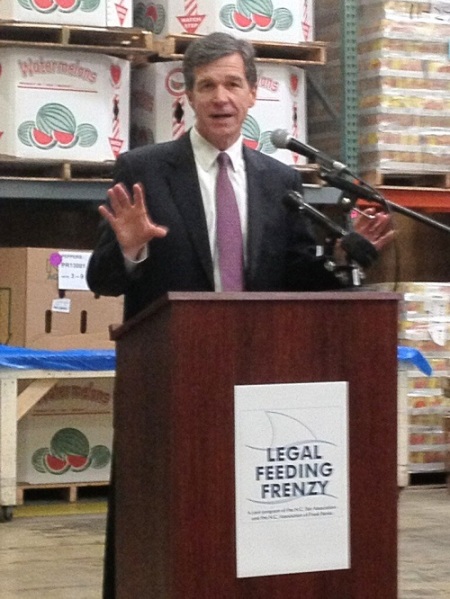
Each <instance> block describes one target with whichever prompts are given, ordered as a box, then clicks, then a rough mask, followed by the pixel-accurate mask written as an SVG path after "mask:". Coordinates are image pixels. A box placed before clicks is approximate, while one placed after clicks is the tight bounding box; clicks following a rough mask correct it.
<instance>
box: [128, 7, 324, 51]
mask: <svg viewBox="0 0 450 599" xmlns="http://www.w3.org/2000/svg"><path fill="white" fill-rule="evenodd" d="M133 7H134V8H133V22H134V25H135V27H141V28H144V29H146V30H148V31H151V32H152V33H153V34H154V35H155V37H156V38H159V37H165V36H167V35H178V34H182V33H188V34H197V35H206V34H208V33H211V32H213V31H223V32H225V33H230V34H231V35H234V36H235V37H244V38H247V39H249V40H255V41H262V42H282V43H291V44H297V43H299V42H311V41H313V40H314V4H313V0H215V1H214V2H211V1H210V0H156V1H151V0H134V5H133Z"/></svg>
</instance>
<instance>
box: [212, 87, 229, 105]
mask: <svg viewBox="0 0 450 599" xmlns="http://www.w3.org/2000/svg"><path fill="white" fill-rule="evenodd" d="M214 100H215V101H216V102H226V101H227V100H228V90H227V88H226V87H225V86H224V85H218V86H217V87H216V89H215V93H214Z"/></svg>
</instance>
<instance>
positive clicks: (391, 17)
mask: <svg viewBox="0 0 450 599" xmlns="http://www.w3.org/2000/svg"><path fill="white" fill-rule="evenodd" d="M341 4H342V3H341V2H339V1H338V0H317V1H316V6H315V15H316V35H317V36H318V38H319V39H322V40H324V41H329V42H330V45H329V48H328V57H329V59H328V60H327V64H326V66H325V67H324V68H323V69H321V71H320V73H316V72H314V73H313V76H314V78H315V79H317V81H318V82H319V84H320V86H321V90H322V92H323V96H324V97H325V99H326V106H325V105H324V103H323V102H322V101H321V100H320V99H319V98H318V96H317V94H315V93H312V92H311V93H310V96H309V97H308V109H309V118H308V124H309V138H310V143H311V144H312V145H314V146H316V147H318V148H320V149H322V150H323V151H325V152H327V153H329V154H330V155H332V156H335V157H337V158H339V157H340V156H342V154H341V152H342V144H343V141H344V140H345V137H344V136H345V132H344V131H342V130H341V129H340V127H339V124H340V123H341V121H342V117H343V108H344V102H343V94H344V90H345V87H344V86H345V83H344V81H345V72H344V65H345V59H344V57H346V56H347V57H348V56H349V55H350V54H349V51H348V49H346V48H345V47H344V45H345V40H344V39H343V38H342V35H341V30H342V27H343V24H342V23H341V22H340V21H341V14H342V13H341ZM449 6H450V5H449V3H448V2H447V1H446V2H431V3H430V2H425V1H421V0H419V1H418V2H412V1H407V2H403V1H401V0H385V1H380V0H361V2H360V3H359V10H358V20H357V23H358V32H357V38H358V47H357V67H358V73H357V76H358V78H359V92H358V98H357V100H356V104H357V106H356V108H355V110H356V111H357V114H356V117H357V121H358V125H359V173H360V174H361V176H368V174H369V173H381V175H383V174H386V175H395V174H400V175H406V176H409V178H410V179H411V177H412V176H413V175H414V176H416V175H420V176H422V175H437V174H439V175H441V174H443V173H446V172H447V170H448V168H447V167H448V163H449V160H450V100H449V93H448V92H449V86H450V69H449V62H448V55H449V54H448V39H449V38H450V20H449V18H448V12H449ZM349 72H350V74H352V73H353V71H349ZM327 107H331V111H332V112H334V115H333V114H330V110H329V109H328V108H327ZM347 109H348V110H350V108H347ZM350 117H351V118H353V114H351V115H350ZM374 180H379V181H382V180H383V177H382V176H381V177H377V178H375V177H374Z"/></svg>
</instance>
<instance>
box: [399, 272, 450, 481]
mask: <svg viewBox="0 0 450 599" xmlns="http://www.w3.org/2000/svg"><path fill="white" fill-rule="evenodd" d="M398 291H400V292H401V293H403V300H402V302H401V314H400V326H399V343H400V344H401V345H406V346H411V347H414V348H415V349H418V350H420V351H421V352H422V354H423V355H424V356H425V357H426V358H427V360H428V362H429V363H430V366H431V368H432V374H431V376H429V377H428V376H425V375H422V374H420V373H419V372H418V371H411V372H409V373H408V391H407V395H408V428H409V465H408V469H409V472H410V473H411V474H416V473H427V472H443V471H444V468H445V456H446V451H447V450H448V449H450V447H447V445H446V439H445V430H444V428H445V427H444V418H445V415H446V414H447V413H448V411H449V409H450V397H449V394H448V393H447V391H446V385H447V381H448V377H449V375H450V283H401V284H400V285H399V288H398Z"/></svg>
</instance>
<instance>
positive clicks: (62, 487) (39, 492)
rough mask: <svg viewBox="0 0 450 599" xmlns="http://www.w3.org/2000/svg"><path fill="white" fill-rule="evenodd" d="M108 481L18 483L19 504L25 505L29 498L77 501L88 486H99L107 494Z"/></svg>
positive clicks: (100, 490)
mask: <svg viewBox="0 0 450 599" xmlns="http://www.w3.org/2000/svg"><path fill="white" fill-rule="evenodd" d="M108 486H109V483H108V482H104V481H103V482H86V483H66V484H64V483H61V484H56V483H55V484H53V483H52V484H47V485H31V484H25V483H22V484H18V485H17V505H23V504H24V503H25V501H26V500H27V499H28V498H31V497H33V498H34V499H39V498H41V499H44V498H45V499H48V498H49V497H50V498H52V499H63V500H64V501H67V502H69V503H75V502H76V501H78V500H79V499H80V495H81V492H82V491H83V490H84V489H87V488H95V487H97V488H98V490H99V492H101V493H102V494H106V493H107V490H108Z"/></svg>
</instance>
